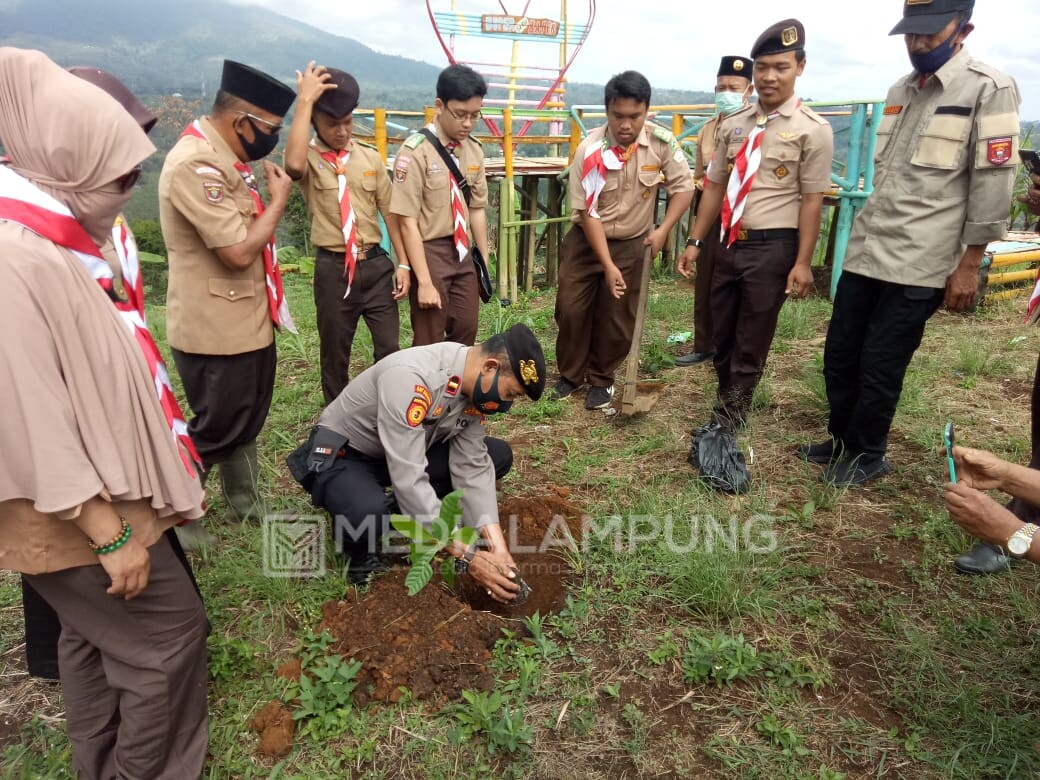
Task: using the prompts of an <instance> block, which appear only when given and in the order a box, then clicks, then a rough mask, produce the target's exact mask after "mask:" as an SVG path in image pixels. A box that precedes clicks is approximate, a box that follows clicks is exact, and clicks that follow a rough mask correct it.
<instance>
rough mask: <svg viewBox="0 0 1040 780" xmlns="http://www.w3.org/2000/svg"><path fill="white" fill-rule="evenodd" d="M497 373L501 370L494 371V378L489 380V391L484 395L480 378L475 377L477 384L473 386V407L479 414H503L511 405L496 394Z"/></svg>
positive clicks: (511, 403)
mask: <svg viewBox="0 0 1040 780" xmlns="http://www.w3.org/2000/svg"><path fill="white" fill-rule="evenodd" d="M499 373H501V369H499V370H498V371H495V376H494V378H493V379H492V380H491V389H490V390H488V391H487V392H486V393H485V392H484V388H483V387H481V381H480V377H477V382H476V384H475V385H473V405H474V406H475V407H477V409H479V410H480V412H481V414H505V413H506V412H508V411H509V407H511V406H512V405H513V402H512V401H503V400H502V396H500V395H499V394H498V375H499Z"/></svg>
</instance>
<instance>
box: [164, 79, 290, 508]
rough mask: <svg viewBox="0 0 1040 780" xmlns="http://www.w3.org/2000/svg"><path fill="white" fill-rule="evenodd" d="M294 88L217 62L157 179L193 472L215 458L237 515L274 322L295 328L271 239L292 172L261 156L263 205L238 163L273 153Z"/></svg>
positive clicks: (269, 369) (251, 499)
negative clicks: (212, 81) (213, 80)
mask: <svg viewBox="0 0 1040 780" xmlns="http://www.w3.org/2000/svg"><path fill="white" fill-rule="evenodd" d="M295 97H296V93H294V92H293V91H292V90H291V89H289V87H287V86H286V85H285V84H283V83H282V82H280V81H278V80H277V79H275V78H273V77H271V76H269V75H267V74H266V73H262V72H261V71H259V70H257V69H255V68H252V67H250V66H248V65H243V64H241V63H238V62H233V61H231V60H225V61H224V70H223V76H222V78H221V86H220V90H219V91H218V92H217V95H216V99H215V100H214V103H213V110H212V112H211V113H210V115H209V116H208V117H200V118H198V119H196V120H195V121H194V122H192V123H191V124H190V125H189V126H188V127H187V128H186V129H185V131H184V133H183V134H182V135H181V137H180V139H179V140H178V141H177V143H176V144H175V145H174V147H173V149H171V150H170V153H169V154H168V155H167V157H166V162H165V163H164V165H163V169H162V174H161V175H160V177H159V220H160V222H161V224H162V231H163V238H164V240H165V241H166V249H167V254H168V257H169V268H170V271H169V279H168V284H167V293H166V306H167V310H166V327H167V338H168V340H169V344H170V351H171V353H172V354H173V359H174V362H175V363H176V364H177V371H178V373H180V375H181V380H182V382H183V384H184V392H185V395H186V396H187V399H188V405H189V406H190V407H191V410H192V412H194V414H195V416H194V418H193V419H192V420H191V422H190V423H189V424H188V432H189V433H190V435H191V438H192V441H193V442H194V443H195V447H196V449H197V450H198V453H199V456H200V457H201V458H202V463H203V474H204V475H205V474H208V473H209V470H210V469H211V468H212V467H213V466H215V465H217V464H220V476H221V483H222V487H223V491H224V496H225V497H226V498H227V501H228V504H229V506H230V508H231V510H232V511H233V512H234V513H235V515H237V516H238V517H239V518H240V519H244V518H246V517H247V516H253V515H256V514H258V513H259V511H260V510H259V505H258V503H257V474H258V472H257V463H256V437H257V436H258V435H259V433H260V430H261V429H262V428H263V426H264V421H265V420H266V419H267V412H268V409H269V408H270V405H271V396H272V394H273V391H274V377H275V364H276V362H277V354H276V351H275V344H274V331H275V329H276V328H279V329H280V328H283V327H285V328H288V329H289V330H295V325H294V324H293V321H292V317H291V315H290V314H289V309H288V306H287V305H286V301H285V292H284V290H283V289H282V278H281V272H280V270H279V268H278V259H277V252H276V251H275V247H274V232H275V228H276V227H277V225H278V222H279V220H280V219H281V218H282V214H283V213H284V211H285V204H286V201H287V200H288V198H289V191H290V189H291V187H292V181H291V180H290V179H289V177H288V176H287V175H286V174H285V171H283V170H282V169H281V168H279V167H278V166H276V165H275V164H274V163H271V162H270V161H268V160H264V163H263V166H264V178H265V180H266V182H267V189H268V192H269V193H270V202H269V203H268V204H266V206H265V204H264V203H263V201H262V200H261V198H260V193H259V190H258V188H257V185H256V180H255V178H254V176H253V171H252V169H251V168H250V166H249V163H250V162H253V161H256V160H262V159H263V158H265V157H266V156H267V155H268V154H270V153H271V152H272V151H274V148H275V146H276V145H277V144H278V132H279V131H280V130H281V128H282V118H283V117H284V116H285V114H286V112H287V111H288V110H289V107H290V106H291V105H292V102H293V100H294V99H295ZM196 525H198V524H197V523H196V524H192V526H186V527H194V526H196Z"/></svg>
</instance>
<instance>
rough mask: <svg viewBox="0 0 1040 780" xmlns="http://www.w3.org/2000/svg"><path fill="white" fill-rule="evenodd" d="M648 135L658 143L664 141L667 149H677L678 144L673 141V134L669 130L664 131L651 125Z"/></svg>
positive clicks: (658, 126)
mask: <svg viewBox="0 0 1040 780" xmlns="http://www.w3.org/2000/svg"><path fill="white" fill-rule="evenodd" d="M650 134H651V135H653V137H654V138H656V139H657V140H658V141H664V142H665V143H666V144H668V148H669V149H672V150H675V149H678V148H679V142H678V141H677V140H676V139H675V134H674V133H672V131H671V130H666V129H665V128H663V127H661V126H660V125H651V126H650Z"/></svg>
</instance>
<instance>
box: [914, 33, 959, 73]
mask: <svg viewBox="0 0 1040 780" xmlns="http://www.w3.org/2000/svg"><path fill="white" fill-rule="evenodd" d="M964 24H965V23H964V22H961V23H960V24H959V25H957V29H956V30H954V31H953V33H952V34H951V35H950V37H949V38H947V39H946V40H945V41H943V42H942V43H940V44H939V45H938V46H936V47H935V48H934V49H932V50H931V51H926V52H922V53H920V54H914V53H912V52H911V53H910V64H911V65H913V66H914V70H915V71H917V72H918V73H920V74H922V75H924V74H928V73H935V72H936V71H938V70H939V69H940V68H941V67H942V66H943V65H945V64H946V63H947V62H949V61H950V57H952V56H953V42H954V40H956V38H957V36H958V35H959V34H960V32H961V30H963V29H964Z"/></svg>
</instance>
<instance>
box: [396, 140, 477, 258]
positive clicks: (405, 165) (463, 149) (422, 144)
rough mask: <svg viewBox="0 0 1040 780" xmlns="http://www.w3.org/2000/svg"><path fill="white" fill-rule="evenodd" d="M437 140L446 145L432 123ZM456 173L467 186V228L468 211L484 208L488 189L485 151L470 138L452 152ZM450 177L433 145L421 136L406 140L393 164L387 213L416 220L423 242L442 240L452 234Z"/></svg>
mask: <svg viewBox="0 0 1040 780" xmlns="http://www.w3.org/2000/svg"><path fill="white" fill-rule="evenodd" d="M433 125H434V127H435V128H436V130H437V137H438V138H440V141H441V143H442V144H445V145H447V143H448V137H447V136H446V135H444V132H443V131H442V130H441V127H440V125H439V124H438V123H437V122H434V123H433ZM455 157H456V159H457V160H458V162H457V164H458V166H459V172H460V173H461V174H462V175H463V176H464V177H465V178H466V181H467V182H469V186H470V192H471V196H470V202H469V206H468V207H467V206H466V204H465V203H463V210H464V211H465V214H466V224H467V225H468V224H469V209H482V208H485V207H487V201H488V186H487V176H486V174H485V172H484V150H483V149H481V147H480V144H479V143H477V142H476V141H474V140H473V139H472V138H467V139H466V140H465V141H463V142H462V144H461V145H460V146H459V147H458V148H457V149H455ZM450 180H451V173H450V172H449V171H448V169H447V167H446V166H445V164H444V160H442V159H441V156H440V154H438V153H437V150H436V149H434V148H433V144H432V143H430V141H429V140H427V138H426V136H424V135H422V134H421V133H414V134H413V135H411V136H409V137H408V139H407V140H405V142H404V144H403V145H402V146H401V151H400V152H398V154H397V159H396V160H394V184H393V187H392V191H391V194H390V212H391V213H392V214H400V215H401V216H403V217H415V218H416V219H418V220H419V232H420V233H421V234H422V239H423V241H433V240H434V239H436V238H444V237H445V236H450V235H452V234H453V233H454V232H455V222H454V220H453V219H452V213H451V187H450V186H449V185H448V183H449V181H450Z"/></svg>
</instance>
